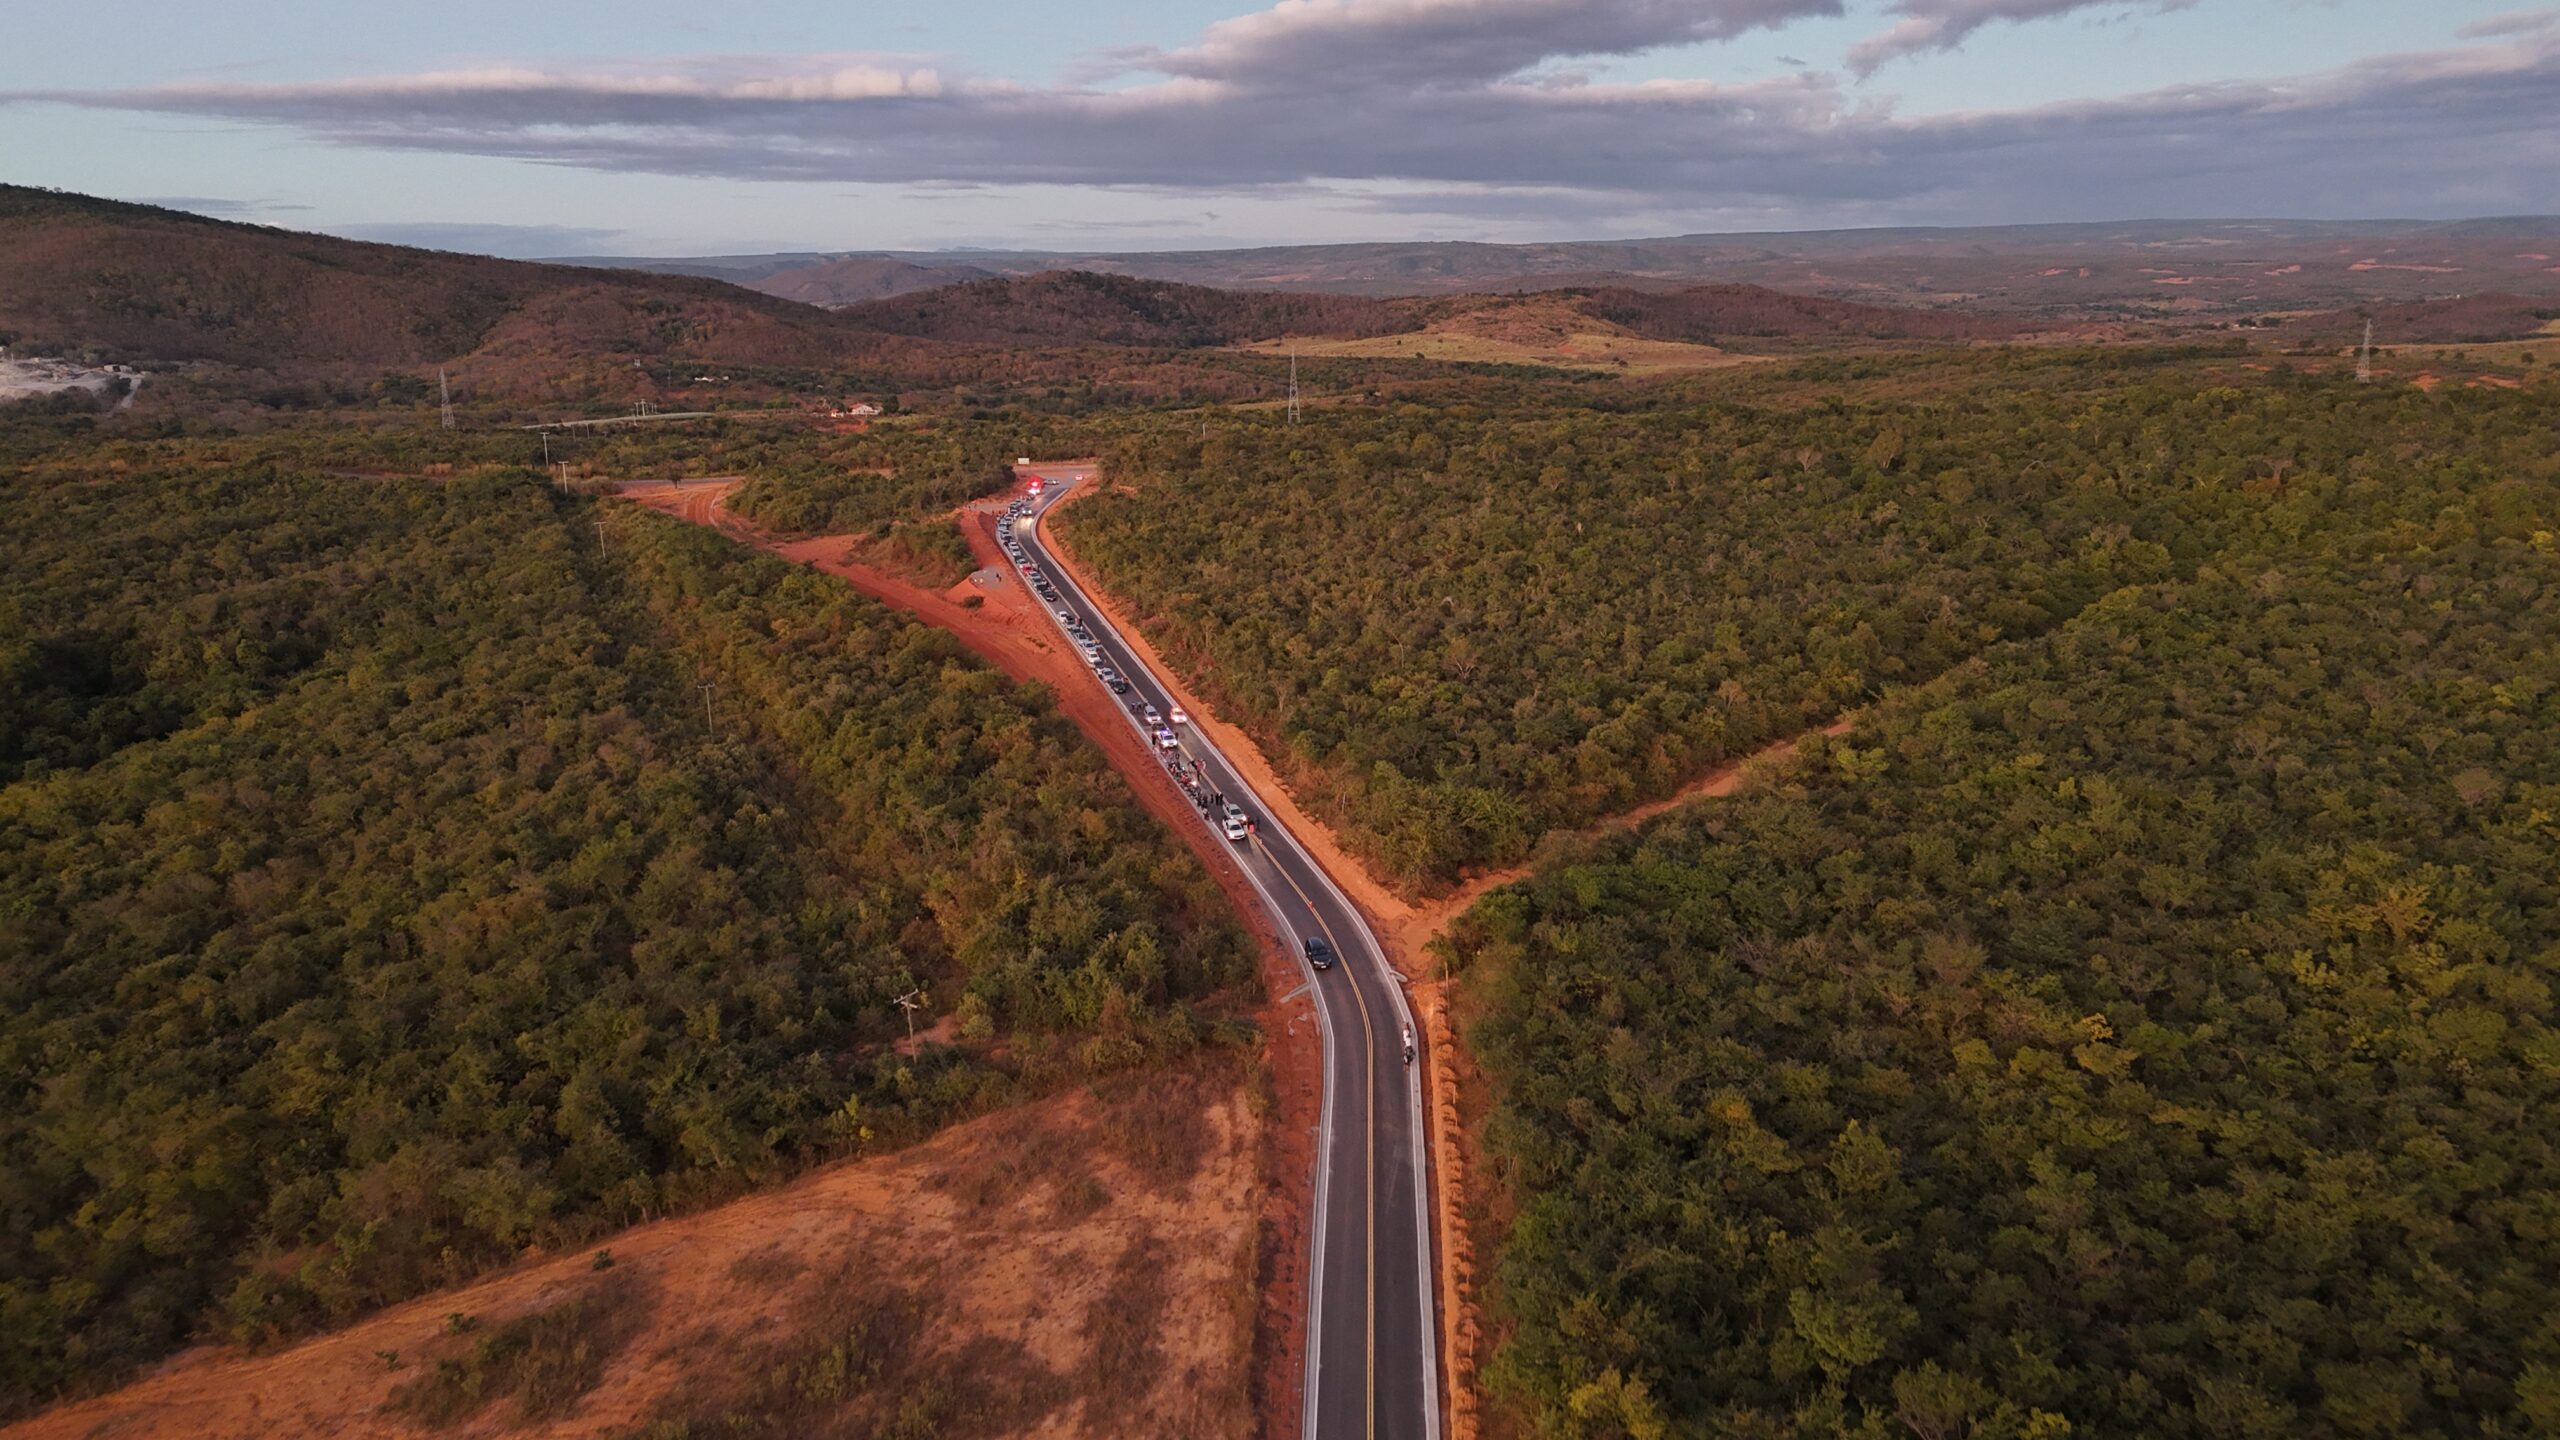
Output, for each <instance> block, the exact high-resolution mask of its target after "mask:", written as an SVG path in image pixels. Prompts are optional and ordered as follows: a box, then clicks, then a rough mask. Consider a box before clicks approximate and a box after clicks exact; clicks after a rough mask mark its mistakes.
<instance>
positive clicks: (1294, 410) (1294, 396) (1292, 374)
mask: <svg viewBox="0 0 2560 1440" xmlns="http://www.w3.org/2000/svg"><path fill="white" fill-rule="evenodd" d="M1289 423H1290V424H1292V425H1295V424H1297V423H1298V352H1297V349H1296V348H1295V347H1294V346H1293V347H1291V349H1290V351H1289Z"/></svg>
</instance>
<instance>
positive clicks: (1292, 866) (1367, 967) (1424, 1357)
mask: <svg viewBox="0 0 2560 1440" xmlns="http://www.w3.org/2000/svg"><path fill="white" fill-rule="evenodd" d="M1023 473H1024V475H1025V478H1029V476H1030V475H1033V474H1036V475H1037V476H1038V477H1039V478H1040V479H1041V481H1042V483H1043V486H1044V491H1045V493H1043V494H1042V495H1041V496H1040V497H1039V498H1038V499H1037V500H1035V501H1033V502H1032V508H1031V510H1030V512H1029V513H1028V514H1027V515H1026V516H1025V517H1024V520H1023V522H1021V523H1017V524H1016V525H1015V526H1014V538H1015V539H1017V540H1019V541H1021V542H1022V545H1023V548H1024V550H1025V551H1026V552H1027V553H1028V555H1029V558H1030V561H1031V563H1032V564H1033V565H1036V566H1037V567H1038V568H1039V569H1040V570H1041V572H1042V573H1043V574H1045V575H1046V576H1047V577H1048V579H1049V581H1050V583H1051V584H1052V585H1054V586H1055V587H1056V588H1057V590H1058V592H1059V595H1060V597H1061V598H1060V599H1059V601H1058V602H1057V603H1056V604H1054V605H1052V604H1045V603H1044V604H1042V605H1041V613H1042V614H1043V615H1046V616H1048V617H1049V619H1050V623H1051V624H1052V625H1056V626H1059V628H1060V629H1061V631H1063V628H1064V627H1063V623H1062V622H1060V621H1058V619H1057V617H1056V615H1055V613H1054V612H1055V611H1056V610H1058V609H1065V610H1068V611H1070V612H1072V613H1073V614H1074V615H1075V616H1077V617H1078V618H1079V619H1081V620H1082V621H1083V623H1084V625H1085V626H1086V628H1087V629H1088V630H1089V631H1090V632H1091V633H1092V635H1093V637H1094V640H1095V643H1096V644H1097V645H1099V646H1100V647H1101V650H1102V652H1103V655H1104V657H1105V658H1106V659H1108V660H1109V661H1110V662H1111V664H1112V666H1113V667H1114V668H1115V669H1117V670H1118V671H1119V672H1120V673H1121V674H1122V675H1123V676H1125V677H1126V678H1127V679H1128V681H1129V684H1130V686H1131V692H1130V693H1129V694H1128V695H1125V696H1118V697H1115V698H1117V699H1120V700H1122V701H1125V702H1126V703H1125V704H1124V706H1123V707H1122V710H1123V714H1124V715H1125V716H1126V717H1127V718H1128V721H1129V723H1130V725H1132V726H1133V727H1136V728H1137V729H1138V730H1139V731H1140V733H1141V734H1144V733H1145V729H1146V727H1145V726H1144V725H1143V724H1141V723H1140V719H1139V711H1140V709H1142V708H1143V707H1144V706H1147V705H1153V706H1154V707H1156V709H1157V710H1158V711H1159V712H1160V713H1162V714H1165V715H1167V716H1170V715H1171V714H1172V712H1173V709H1174V706H1175V701H1174V699H1173V692H1172V690H1171V689H1170V687H1168V686H1167V685H1166V684H1165V683H1164V680H1163V678H1162V677H1160V676H1158V675H1156V674H1155V673H1154V672H1153V671H1151V670H1149V669H1148V668H1147V665H1146V663H1145V661H1144V660H1143V659H1142V658H1141V657H1140V656H1139V654H1138V652H1137V650H1136V649H1135V647H1133V646H1131V645H1130V644H1129V643H1128V641H1127V639H1126V638H1125V637H1123V636H1122V635H1121V634H1120V633H1119V631H1118V630H1116V629H1114V628H1113V626H1112V624H1111V621H1110V618H1109V617H1108V616H1106V615H1104V614H1103V613H1102V607H1100V606H1098V605H1096V604H1094V603H1093V602H1092V600H1091V598H1090V597H1089V596H1087V595H1086V594H1085V593H1084V591H1083V590H1082V589H1081V588H1080V587H1079V586H1078V585H1077V584H1076V581H1075V579H1074V577H1073V576H1072V575H1070V574H1069V573H1068V571H1067V569H1066V567H1065V566H1063V565H1060V564H1059V563H1058V561H1057V557H1056V556H1055V555H1054V554H1052V553H1051V552H1050V551H1049V549H1048V547H1047V546H1046V545H1045V544H1043V543H1042V540H1041V535H1040V525H1039V521H1040V518H1041V515H1042V514H1043V513H1044V512H1045V511H1046V510H1047V509H1048V508H1049V507H1050V506H1052V505H1054V504H1056V503H1057V502H1058V500H1059V499H1060V498H1061V497H1063V496H1064V495H1066V494H1067V493H1068V491H1069V490H1070V488H1071V487H1073V486H1074V485H1076V484H1078V483H1080V482H1084V481H1088V480H1090V479H1091V478H1092V471H1091V469H1090V467H1086V466H1044V467H1038V468H1037V469H1035V470H1033V471H1027V472H1023ZM1012 583H1015V584H1020V583H1022V578H1021V574H1020V572H1019V569H1018V568H1017V570H1016V573H1015V574H1014V576H1013V577H1012ZM1033 598H1034V601H1035V603H1039V602H1038V597H1037V596H1034V597H1033ZM1061 638H1065V637H1064V636H1063V634H1062V635H1061ZM1070 647H1071V648H1072V642H1070ZM1085 683H1088V684H1094V685H1099V684H1100V683H1101V682H1100V681H1098V680H1088V681H1086V682H1085ZM1180 741H1181V748H1180V751H1179V753H1180V754H1181V755H1183V756H1184V757H1186V758H1187V759H1188V760H1189V761H1190V762H1191V763H1192V764H1195V765H1197V766H1198V767H1199V768H1200V770H1201V771H1202V773H1203V774H1204V776H1205V777H1206V780H1205V788H1207V789H1210V790H1216V791H1220V792H1223V793H1224V794H1225V795H1226V796H1227V798H1229V799H1231V800H1234V801H1235V802H1236V803H1238V804H1240V805H1242V806H1243V807H1244V809H1245V810H1246V811H1247V812H1248V813H1249V814H1251V815H1253V816H1254V817H1255V819H1256V822H1257V823H1256V828H1257V831H1258V833H1256V834H1255V835H1253V836H1252V837H1251V838H1249V839H1248V840H1247V841H1245V842H1244V843H1242V844H1238V845H1237V846H1236V847H1235V849H1236V852H1237V854H1236V859H1237V862H1238V863H1239V864H1240V865H1241V866H1242V867H1243V870H1244V872H1245V875H1246V878H1248V879H1250V880H1251V881H1252V882H1253V887H1254V889H1255V890H1256V891H1258V892H1259V893H1260V894H1261V896H1262V901H1263V904H1264V906H1265V907H1266V908H1267V909H1268V910H1269V912H1270V914H1271V916H1272V918H1273V919H1274V920H1275V921H1277V922H1278V924H1279V926H1280V930H1281V932H1282V933H1283V934H1284V935H1287V936H1289V937H1290V938H1291V943H1292V945H1293V946H1297V947H1299V948H1300V958H1299V969H1300V972H1301V973H1302V974H1304V975H1305V976H1306V979H1307V983H1308V985H1309V986H1310V987H1311V993H1312V995H1313V998H1314V1000H1315V1005H1316V1013H1317V1017H1318V1019H1319V1022H1320V1028H1321V1030H1322V1032H1323V1036H1324V1113H1323V1120H1322V1128H1321V1133H1320V1134H1319V1135H1318V1137H1317V1145H1316V1157H1317V1158H1316V1187H1315V1223H1314V1225H1313V1227H1312V1244H1311V1245H1310V1247H1309V1249H1310V1256H1309V1271H1310V1274H1309V1276H1308V1280H1309V1284H1308V1287H1307V1352H1306V1353H1307V1368H1306V1376H1305V1382H1304V1383H1305V1390H1304V1396H1303V1399H1304V1406H1303V1412H1302V1413H1303V1417H1304V1419H1303V1424H1302V1434H1303V1435H1304V1436H1305V1437H1306V1440H1439V1435H1440V1383H1439V1361H1438V1355H1437V1348H1438V1331H1437V1329H1436V1328H1435V1326H1434V1324H1433V1317H1432V1304H1433V1288H1432V1283H1431V1209H1430V1189H1429V1183H1428V1180H1427V1178H1426V1177H1425V1174H1424V1168H1423V1167H1424V1134H1423V1121H1422V1082H1421V1073H1422V1072H1421V1065H1422V1063H1423V1061H1422V1057H1421V1056H1420V1055H1418V1054H1417V1055H1416V1056H1415V1057H1414V1059H1413V1060H1412V1061H1411V1063H1408V1062H1407V1061H1406V1059H1405V1055H1404V1037H1405V1035H1407V1034H1417V1038H1418V1033H1417V1032H1416V1031H1414V1029H1413V1012H1412V1010H1411V1009H1410V1008H1409V1007H1408V1006H1407V1004H1406V1002H1405V995H1404V987H1403V986H1402V985H1401V984H1399V983H1398V977H1397V976H1396V975H1395V974H1394V973H1393V972H1392V971H1391V970H1389V969H1388V967H1387V959H1386V952H1385V950H1384V949H1383V948H1381V947H1380V946H1379V944H1378V939H1377V936H1376V935H1374V934H1372V933H1371V932H1370V929H1369V926H1368V923H1367V922H1366V921H1365V920H1363V919H1362V918H1361V915H1360V912H1359V910H1358V909H1357V908H1356V907H1354V906H1353V905H1352V903H1351V901H1350V899H1349V898H1348V897H1346V896H1345V895H1344V894H1343V893H1342V891H1341V889H1340V888H1339V887H1338V886H1336V885H1335V884H1334V882H1333V879H1332V877H1331V876H1329V875H1327V874H1326V873H1325V871H1324V867H1322V866H1321V865H1318V864H1317V863H1316V862H1315V859H1314V857H1313V856H1312V855H1311V854H1310V853H1309V852H1308V851H1307V849H1306V848H1305V847H1304V846H1302V845H1301V844H1300V843H1299V842H1298V840H1297V838H1296V837H1295V836H1293V835H1291V834H1290V833H1289V832H1288V830H1287V828H1286V827H1285V826H1284V825H1282V824H1281V823H1280V822H1279V821H1278V820H1277V819H1276V818H1274V817H1273V815H1272V813H1271V809H1270V807H1269V806H1267V805H1265V804H1264V803H1263V801H1262V798H1261V796H1259V795H1258V794H1256V793H1255V791H1254V789H1253V787H1252V786H1251V784H1249V783H1248V782H1247V781H1246V780H1245V778H1244V776H1243V775H1242V774H1241V773H1239V772H1238V771H1237V770H1236V768H1235V767H1234V766H1233V765H1231V764H1229V763H1228V761H1227V757H1226V756H1224V755H1222V754H1220V753H1219V752H1218V749H1217V747H1216V746H1214V745H1212V744H1211V743H1210V742H1209V739H1208V737H1207V736H1205V735H1203V734H1202V733H1201V732H1200V731H1199V730H1198V729H1196V728H1193V727H1189V726H1186V727H1183V728H1182V729H1181V731H1180ZM1200 823H1202V824H1210V823H1212V822H1211V820H1210V819H1209V817H1207V816H1203V817H1202V819H1201V822H1200ZM1309 935H1322V936H1324V937H1326V939H1328V940H1329V941H1330V942H1331V943H1332V946H1333V950H1334V953H1335V954H1336V955H1338V956H1340V957H1341V959H1340V961H1339V963H1337V964H1335V965H1334V966H1333V967H1332V968H1331V969H1327V970H1315V969H1312V968H1310V967H1308V965H1307V963H1306V960H1305V956H1304V952H1303V947H1302V946H1299V942H1301V941H1303V939H1304V938H1305V937H1306V936H1309Z"/></svg>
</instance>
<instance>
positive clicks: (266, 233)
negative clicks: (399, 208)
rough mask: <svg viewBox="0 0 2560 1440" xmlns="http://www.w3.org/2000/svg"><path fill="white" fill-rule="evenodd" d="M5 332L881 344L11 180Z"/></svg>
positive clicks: (257, 357) (570, 345)
mask: <svg viewBox="0 0 2560 1440" xmlns="http://www.w3.org/2000/svg"><path fill="white" fill-rule="evenodd" d="M0 331H5V332H7V333H9V334H10V335H12V336H14V337H15V340H16V343H18V344H19V345H21V346H23V347H25V348H27V349H30V350H37V351H42V350H49V349H60V350H70V351H75V352H81V351H97V352H104V353H108V354H111V355H116V356H126V357H133V358H143V359H159V360H184V359H211V360H222V361H228V362H232V363H236V364H244V365H263V366H276V365H281V364H288V363H292V362H351V363H359V364H366V365H412V364H418V363H422V362H433V361H439V360H445V359H450V358H454V357H458V356H462V355H466V354H469V353H470V352H472V351H475V350H479V349H481V348H482V347H484V346H496V347H499V348H502V349H504V348H514V349H516V350H519V351H523V350H534V351H539V352H541V353H546V354H574V353H582V352H594V351H622V352H630V353H650V354H655V353H661V352H665V351H669V350H674V349H678V348H681V350H682V351H683V353H685V354H686V355H688V356H690V357H694V358H699V359H702V360H707V361H712V362H715V363H718V362H730V363H740V364H747V363H777V364H783V363H807V362H810V361H812V360H815V359H819V358H824V359H828V360H831V361H839V362H841V361H843V360H846V359H848V358H852V357H855V356H858V355H860V354H862V353H864V352H866V351H869V350H876V349H877V348H878V347H877V344H876V342H874V341H872V340H871V339H870V338H869V337H866V336H862V335H860V334H858V333H856V332H853V331H851V330H848V329H846V328H844V327H841V326H838V325H836V324H834V323H833V322H831V321H830V320H829V319H828V318H827V317H826V316H825V315H823V314H820V313H818V312H816V311H814V310H811V309H809V308H807V307H804V306H798V305H793V304H791V303H789V302H787V301H783V300H779V299H775V298H772V297H769V296H763V295H758V294H756V293H754V292H752V291H747V290H742V289H739V288H737V287H735V286H732V285H725V284H722V283H720V282H717V281H712V280H699V279H689V278H685V277H681V276H667V275H644V274H640V273H637V272H631V271H617V270H593V269H577V268H572V267H568V266H556V265H533V264H526V263H524V262H521V261H512V260H492V259H487V258H484V257H480V256H470V255H454V254H447V253H444V252H440V251H433V250H413V249H408V248H406V247H402V246H396V245H372V244H365V243H362V242H358V241H353V240H340V239H336V238H334V237H331V236H325V235H307V234H299V233H296V232H293V231H289V230H276V229H270V228H267V227H265V226H257V225H241V224H235V223H233V222H230V221H226V220H211V219H207V218H205V217H202V216H198V215H190V214H186V213H184V212H182V211H176V210H163V209H159V208H156V207H153V206H147V205H129V204H124V203H121V202H116V201H108V200H95V199H90V198H87V197H85V196H76V195H66V194H60V193H56V192H51V191H43V190H31V189H27V188H24V187H20V186H6V187H0Z"/></svg>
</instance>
